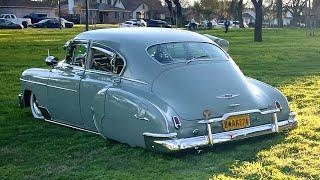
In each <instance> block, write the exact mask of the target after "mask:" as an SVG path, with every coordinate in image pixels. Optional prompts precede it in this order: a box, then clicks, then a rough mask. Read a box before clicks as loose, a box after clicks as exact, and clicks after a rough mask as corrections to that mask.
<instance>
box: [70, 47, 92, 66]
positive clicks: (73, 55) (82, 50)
mask: <svg viewBox="0 0 320 180" xmlns="http://www.w3.org/2000/svg"><path fill="white" fill-rule="evenodd" d="M86 56H87V44H73V45H70V46H68V47H67V55H66V60H65V62H66V63H67V64H71V65H75V66H80V67H84V65H85V62H86Z"/></svg>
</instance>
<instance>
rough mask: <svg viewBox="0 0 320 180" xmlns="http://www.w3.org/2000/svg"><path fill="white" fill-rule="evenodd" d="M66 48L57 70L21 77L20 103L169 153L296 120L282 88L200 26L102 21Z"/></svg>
mask: <svg viewBox="0 0 320 180" xmlns="http://www.w3.org/2000/svg"><path fill="white" fill-rule="evenodd" d="M65 47H66V57H65V59H64V60H62V61H59V60H58V59H57V58H56V57H54V56H48V57H47V58H46V59H45V62H46V64H47V65H49V66H50V67H51V68H50V69H47V68H31V69H27V70H25V71H24V72H23V73H22V75H21V77H20V83H21V88H20V94H19V103H20V105H21V107H26V106H30V110H31V113H32V115H33V116H34V118H36V119H44V120H46V121H48V122H51V123H56V124H59V125H64V126H67V127H72V128H75V129H78V130H83V131H87V132H91V133H95V134H99V135H101V136H102V137H104V138H110V139H113V140H116V141H119V142H122V143H126V144H129V145H130V146H138V147H143V148H148V149H151V150H156V151H162V152H175V151H179V150H184V149H197V148H199V147H208V146H214V145H215V144H219V143H225V142H230V141H236V140H241V139H245V138H250V137H255V136H262V135H266V134H272V133H278V132H280V131H284V130H289V129H293V128H295V127H296V126H297V121H296V119H295V113H293V112H291V111H290V108H289V104H288V101H287V99H286V97H285V96H284V95H283V94H282V93H281V92H280V91H279V90H277V89H276V88H274V87H272V86H270V85H267V84H265V83H263V82H261V81H258V80H256V79H253V78H250V77H247V76H245V75H244V74H243V73H242V72H241V70H240V69H239V67H238V66H237V65H236V64H235V62H234V61H233V60H232V58H231V57H230V55H229V54H228V53H227V52H225V51H224V50H223V49H221V47H220V46H219V45H217V44H216V43H215V42H214V41H212V40H211V39H209V38H207V37H205V36H203V35H200V34H198V33H195V32H191V31H183V30H177V29H165V28H144V29H143V31H142V30H141V28H114V29H100V30H93V31H87V32H83V33H81V34H79V35H77V36H76V37H75V38H74V39H72V40H70V41H68V42H67V43H66V44H65ZM57 133H58V132H57ZM262 141H263V139H262ZM66 143H67V142H66ZM66 146H67V144H66Z"/></svg>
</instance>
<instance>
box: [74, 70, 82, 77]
mask: <svg viewBox="0 0 320 180" xmlns="http://www.w3.org/2000/svg"><path fill="white" fill-rule="evenodd" d="M75 74H76V75H77V76H80V77H82V76H83V74H84V72H83V71H81V72H75Z"/></svg>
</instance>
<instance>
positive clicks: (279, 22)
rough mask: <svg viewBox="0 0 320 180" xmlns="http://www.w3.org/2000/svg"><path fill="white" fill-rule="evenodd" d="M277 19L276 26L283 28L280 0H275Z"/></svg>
mask: <svg viewBox="0 0 320 180" xmlns="http://www.w3.org/2000/svg"><path fill="white" fill-rule="evenodd" d="M277 21H278V27H279V28H283V19H282V0H277Z"/></svg>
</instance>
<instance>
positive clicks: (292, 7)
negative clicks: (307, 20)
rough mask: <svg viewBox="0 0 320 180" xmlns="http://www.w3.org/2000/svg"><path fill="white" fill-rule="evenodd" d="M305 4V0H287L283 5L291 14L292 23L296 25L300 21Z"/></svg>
mask: <svg viewBox="0 0 320 180" xmlns="http://www.w3.org/2000/svg"><path fill="white" fill-rule="evenodd" d="M305 5H306V0H289V1H288V3H287V4H286V5H285V9H286V10H287V11H289V12H290V13H291V14H292V22H291V24H292V25H294V26H297V25H298V24H299V23H300V21H301V14H302V11H303V10H304V8H305Z"/></svg>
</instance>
